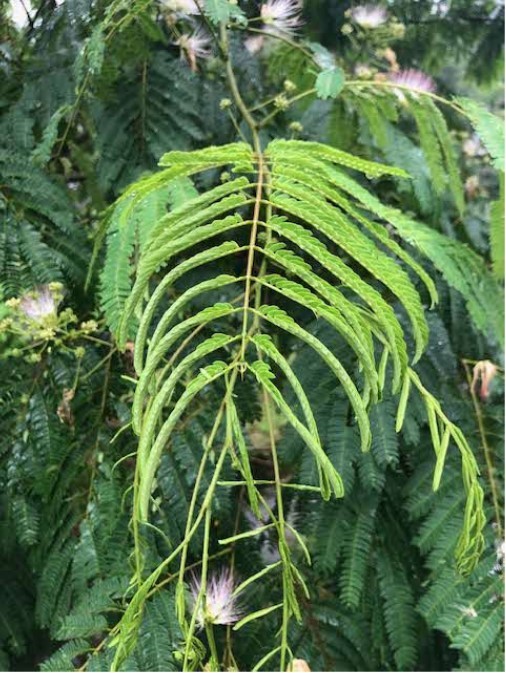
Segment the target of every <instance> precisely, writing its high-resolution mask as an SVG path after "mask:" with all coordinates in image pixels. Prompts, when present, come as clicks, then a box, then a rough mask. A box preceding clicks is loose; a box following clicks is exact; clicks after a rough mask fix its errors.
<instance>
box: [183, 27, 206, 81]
mask: <svg viewBox="0 0 506 673" xmlns="http://www.w3.org/2000/svg"><path fill="white" fill-rule="evenodd" d="M175 44H177V45H178V47H179V48H180V50H181V58H182V59H186V60H187V61H188V63H189V64H190V68H191V69H192V70H193V71H194V72H195V71H196V70H197V59H198V58H209V57H210V56H211V40H210V38H209V36H208V35H207V34H206V33H205V32H204V31H203V30H202V29H201V28H197V29H196V30H194V31H193V33H191V34H190V33H183V34H182V35H181V37H180V38H179V39H178V40H177V41H176V42H175Z"/></svg>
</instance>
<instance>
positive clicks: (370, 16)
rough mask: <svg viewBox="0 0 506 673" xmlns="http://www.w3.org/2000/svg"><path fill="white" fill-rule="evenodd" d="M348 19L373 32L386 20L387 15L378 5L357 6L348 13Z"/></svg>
mask: <svg viewBox="0 0 506 673" xmlns="http://www.w3.org/2000/svg"><path fill="white" fill-rule="evenodd" d="M349 17H350V18H351V19H352V20H353V21H354V22H355V23H356V24H357V25H359V26H360V27H361V28H366V29H369V30H374V28H379V27H380V26H382V25H383V24H384V23H386V22H387V20H388V13H387V11H386V9H385V8H384V7H381V6H380V5H359V6H358V7H354V8H353V9H351V10H350V11H349Z"/></svg>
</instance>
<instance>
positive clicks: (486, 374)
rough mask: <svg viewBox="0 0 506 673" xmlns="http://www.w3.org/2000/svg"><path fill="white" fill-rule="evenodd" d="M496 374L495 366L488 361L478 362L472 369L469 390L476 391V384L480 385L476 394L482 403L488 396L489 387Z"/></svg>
mask: <svg viewBox="0 0 506 673" xmlns="http://www.w3.org/2000/svg"><path fill="white" fill-rule="evenodd" d="M496 374H497V365H495V364H494V363H493V362H490V360H480V361H479V362H477V363H476V364H475V365H474V367H473V381H472V383H471V388H472V389H473V390H475V389H476V387H477V385H478V382H480V383H481V385H480V388H479V390H478V393H479V395H480V397H481V399H482V400H483V401H485V400H487V399H488V397H489V395H490V386H491V384H492V381H493V380H494V378H495V376H496Z"/></svg>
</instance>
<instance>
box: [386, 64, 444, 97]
mask: <svg viewBox="0 0 506 673" xmlns="http://www.w3.org/2000/svg"><path fill="white" fill-rule="evenodd" d="M389 80H390V82H393V83H394V84H399V85H400V86H402V87H404V88H407V89H412V90H413V93H417V92H419V91H423V92H426V93H433V92H434V91H435V90H436V84H435V82H434V80H433V79H432V77H429V75H426V74H425V73H424V72H422V71H421V70H415V69H413V68H409V69H408V70H399V72H393V73H390V75H389Z"/></svg>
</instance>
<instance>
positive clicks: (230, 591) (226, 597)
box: [190, 569, 241, 628]
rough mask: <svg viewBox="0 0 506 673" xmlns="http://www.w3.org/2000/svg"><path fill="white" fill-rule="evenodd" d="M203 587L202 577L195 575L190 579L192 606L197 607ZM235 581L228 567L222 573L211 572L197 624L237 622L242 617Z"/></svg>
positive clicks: (201, 625) (198, 609) (198, 611)
mask: <svg viewBox="0 0 506 673" xmlns="http://www.w3.org/2000/svg"><path fill="white" fill-rule="evenodd" d="M201 587H202V581H201V579H200V578H198V577H196V576H193V577H192V579H191V581H190V594H191V608H192V610H194V609H195V606H197V603H198V601H199V594H200V590H201ZM234 589H235V581H234V576H233V574H232V572H231V571H230V570H228V569H225V570H222V571H221V572H220V573H211V575H210V577H209V578H208V580H207V586H206V593H205V597H204V601H203V605H202V602H201V603H200V605H199V606H198V607H197V624H198V626H199V628H203V627H204V626H205V624H225V625H228V624H235V622H237V621H239V619H240V618H241V611H240V610H239V608H238V605H237V598H236V596H234Z"/></svg>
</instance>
